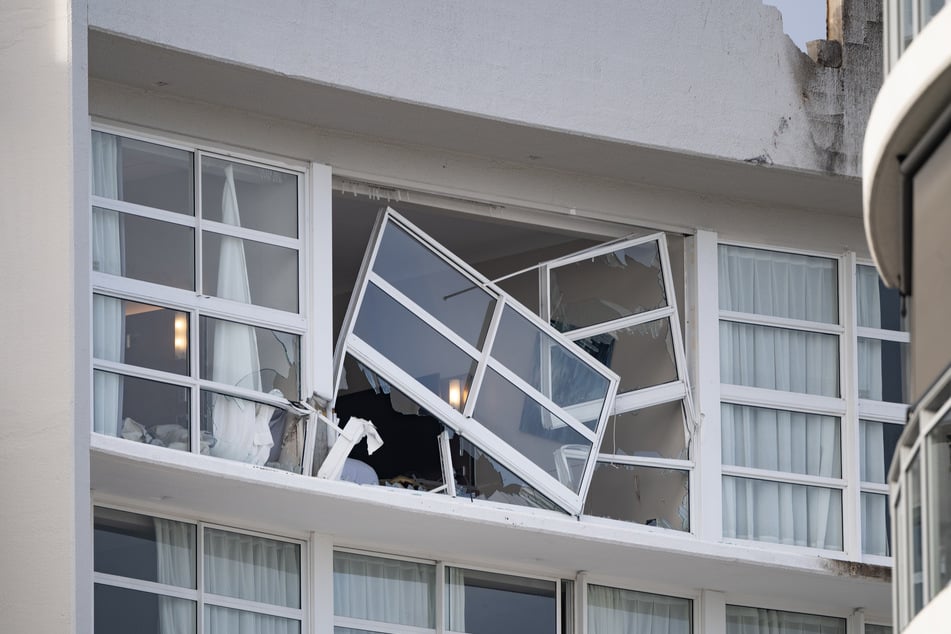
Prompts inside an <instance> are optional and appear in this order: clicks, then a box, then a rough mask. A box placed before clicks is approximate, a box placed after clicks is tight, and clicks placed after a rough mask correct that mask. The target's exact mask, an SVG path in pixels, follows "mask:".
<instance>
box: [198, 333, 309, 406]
mask: <svg viewBox="0 0 951 634" xmlns="http://www.w3.org/2000/svg"><path fill="white" fill-rule="evenodd" d="M198 326H199V334H200V337H199V340H200V341H201V350H200V351H199V366H200V368H201V378H203V379H209V380H212V381H216V382H218V383H226V384H228V385H237V386H239V387H243V388H247V389H249V390H255V391H258V392H271V391H272V390H278V391H279V392H280V393H281V395H282V396H284V398H286V399H288V400H297V398H298V397H299V393H300V389H299V383H300V379H299V376H300V335H295V334H291V333H289V332H281V331H280V330H271V329H269V328H258V327H255V326H248V325H246V324H239V323H235V322H231V321H224V320H222V319H212V318H211V317H204V316H202V317H200V318H199V322H198ZM238 345H245V346H247V348H248V350H249V353H250V351H253V352H254V354H253V356H252V355H251V354H247V355H244V354H237V353H236V352H235V350H234V347H236V346H238ZM216 353H217V354H216Z"/></svg>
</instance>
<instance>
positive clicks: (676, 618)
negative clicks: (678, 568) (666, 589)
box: [588, 585, 691, 634]
mask: <svg viewBox="0 0 951 634" xmlns="http://www.w3.org/2000/svg"><path fill="white" fill-rule="evenodd" d="M690 612H691V604H690V600H689V599H680V598H676V597H665V596H661V595H657V594H647V593H644V592H634V591H633V590H622V589H620V588H608V587H606V586H594V585H590V586H588V633H589V634H690Z"/></svg>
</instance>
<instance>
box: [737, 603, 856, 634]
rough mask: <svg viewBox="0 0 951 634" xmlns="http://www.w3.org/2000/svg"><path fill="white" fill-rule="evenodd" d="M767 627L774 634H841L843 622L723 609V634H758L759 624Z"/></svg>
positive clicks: (795, 614)
mask: <svg viewBox="0 0 951 634" xmlns="http://www.w3.org/2000/svg"><path fill="white" fill-rule="evenodd" d="M767 623H768V624H769V630H768V631H769V632H770V634H772V632H777V633H778V634H794V633H795V634H799V633H802V634H805V633H806V632H809V633H810V634H813V633H814V634H845V633H846V621H845V619H839V618H835V617H832V616H821V615H818V614H802V613H800V612H782V611H780V610H767V609H765V608H748V607H743V606H739V605H728V606H726V631H727V634H745V633H746V632H759V631H760V630H761V629H762V628H763V624H767Z"/></svg>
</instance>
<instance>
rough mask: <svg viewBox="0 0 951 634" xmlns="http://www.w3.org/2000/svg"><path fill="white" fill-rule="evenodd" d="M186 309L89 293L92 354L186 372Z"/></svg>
mask: <svg viewBox="0 0 951 634" xmlns="http://www.w3.org/2000/svg"><path fill="white" fill-rule="evenodd" d="M188 336H189V333H188V313H185V312H182V311H178V310H172V309H169V308H162V307H161V306H153V305H152V304H141V303H139V302H132V301H126V300H122V299H117V298H114V297H106V296H105V295H93V356H95V357H96V358H97V359H103V360H104V361H118V362H121V363H128V364H129V365H137V366H139V367H143V368H151V369H153V370H161V371H163V372H171V373H173V374H183V375H187V374H188Z"/></svg>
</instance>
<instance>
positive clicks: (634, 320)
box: [562, 306, 676, 341]
mask: <svg viewBox="0 0 951 634" xmlns="http://www.w3.org/2000/svg"><path fill="white" fill-rule="evenodd" d="M667 317H674V318H675V317H676V309H675V308H674V307H673V306H665V307H663V308H657V309H654V310H649V311H647V312H644V313H637V314H636V315H630V316H628V317H620V318H618V319H613V320H611V321H605V322H601V323H599V324H593V325H591V326H585V327H584V328H576V329H574V330H569V331H567V332H563V333H562V334H563V335H564V336H565V337H567V338H568V339H571V340H572V341H578V340H579V339H587V338H588V337H594V336H596V335H600V334H604V333H607V332H614V331H615V330H620V329H621V328H631V327H633V326H639V325H641V324H645V323H648V322H651V321H657V320H660V319H664V318H667ZM671 334H673V333H671Z"/></svg>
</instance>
